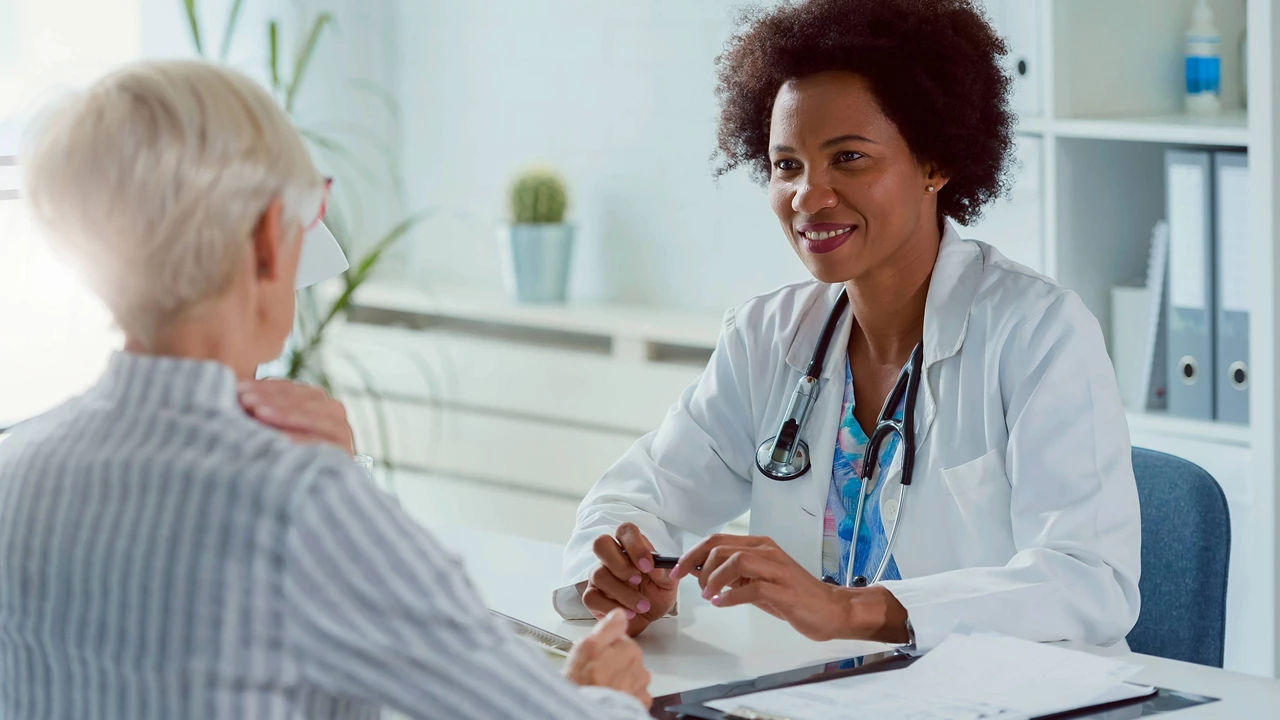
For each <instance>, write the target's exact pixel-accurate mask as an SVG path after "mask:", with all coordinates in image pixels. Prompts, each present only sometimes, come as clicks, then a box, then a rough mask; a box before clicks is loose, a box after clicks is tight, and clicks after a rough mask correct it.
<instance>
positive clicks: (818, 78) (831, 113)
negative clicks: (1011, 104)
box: [769, 72, 946, 283]
mask: <svg viewBox="0 0 1280 720" xmlns="http://www.w3.org/2000/svg"><path fill="white" fill-rule="evenodd" d="M769 161H770V165H771V173H770V177H769V202H770V205H771V206H772V207H773V211H774V213H775V214H776V215H777V216H778V220H779V221H780V223H781V224H782V230H783V232H784V233H785V234H786V236H787V239H788V240H789V241H790V242H791V245H792V247H793V248H795V251H796V254H798V255H799V256H800V260H801V261H802V262H804V264H805V267H807V268H808V269H809V272H810V273H812V274H813V276H814V277H815V278H817V279H818V280H821V281H823V282H828V283H836V282H847V281H850V280H853V281H856V280H858V279H859V278H862V277H866V276H867V275H868V274H870V273H875V272H877V271H883V270H886V269H892V268H894V267H896V266H898V265H899V264H901V263H903V262H906V261H908V260H909V258H911V257H913V256H917V255H918V254H919V253H922V252H923V253H930V252H936V249H937V244H938V240H939V228H938V220H937V191H939V190H941V189H942V186H943V185H944V184H945V183H946V178H944V177H942V176H941V175H940V174H938V173H936V172H933V171H932V169H931V168H930V167H929V166H928V165H926V164H924V163H922V162H920V161H919V160H917V159H916V157H915V156H914V155H913V154H912V152H911V148H909V147H908V146H907V142H906V140H904V139H903V137H902V135H901V134H900V133H899V132H898V129H897V127H896V126H895V125H894V124H893V122H892V121H891V120H889V118H888V117H886V116H885V114H884V113H883V112H882V111H881V109H880V105H879V103H878V102H877V100H876V97H875V95H874V93H873V92H872V91H871V87H870V85H869V84H868V83H867V81H866V80H865V79H864V78H863V77H862V76H860V75H857V74H854V73H850V72H823V73H817V74H814V75H808V76H805V77H803V78H799V79H794V80H789V81H787V82H786V83H784V84H783V86H782V87H781V88H780V89H779V90H778V95H777V98H776V100H775V102H774V105H773V116H772V119H771V121H770V124H769ZM930 186H932V187H933V191H930V190H929V187H930ZM930 245H931V246H932V247H930Z"/></svg>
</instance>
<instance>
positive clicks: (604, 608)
mask: <svg viewBox="0 0 1280 720" xmlns="http://www.w3.org/2000/svg"><path fill="white" fill-rule="evenodd" d="M582 604H583V605H585V606H586V608H587V611H588V612H590V613H591V616H592V617H594V618H595V619H597V620H603V619H604V617H605V616H606V615H608V614H609V613H610V612H612V611H614V610H621V611H623V613H624V614H625V613H632V614H635V611H634V610H629V609H627V608H625V607H623V605H622V603H620V602H618V601H617V600H614V599H613V598H611V597H609V594H608V593H606V592H605V591H603V590H601V589H600V588H598V587H596V586H595V585H587V589H586V590H585V591H584V592H583V593H582Z"/></svg>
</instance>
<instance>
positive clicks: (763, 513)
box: [555, 0, 1140, 648]
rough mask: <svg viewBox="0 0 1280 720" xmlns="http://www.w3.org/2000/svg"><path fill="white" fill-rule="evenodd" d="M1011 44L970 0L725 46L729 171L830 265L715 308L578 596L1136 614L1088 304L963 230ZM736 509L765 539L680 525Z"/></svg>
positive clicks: (1007, 129) (803, 611)
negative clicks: (669, 565) (662, 561)
mask: <svg viewBox="0 0 1280 720" xmlns="http://www.w3.org/2000/svg"><path fill="white" fill-rule="evenodd" d="M1004 52H1005V50H1004V45H1003V43H1002V42H1001V41H1000V40H999V39H998V37H997V36H996V35H995V34H994V33H993V31H992V29H991V28H990V26H989V25H988V24H987V23H986V21H985V20H984V19H983V18H982V16H981V15H980V13H979V12H978V11H977V10H976V9H975V6H974V4H973V3H972V2H969V1H968V0H938V1H936V2H929V3H921V2H913V1H911V0H810V1H808V2H803V3H798V4H785V5H782V6H780V7H778V8H777V9H774V10H772V11H770V12H768V13H767V14H763V15H760V16H758V17H757V18H756V19H755V20H754V21H752V22H750V24H749V25H748V26H747V27H745V28H744V29H743V31H742V32H741V33H739V34H738V35H737V36H736V37H735V38H734V39H733V40H732V41H731V42H730V44H729V46H728V48H727V50H726V52H725V53H724V55H722V56H721V58H720V59H719V89H718V96H719V97H720V99H721V103H722V109H721V118H720V130H719V146H720V151H721V153H722V155H723V158H724V163H723V165H722V168H721V170H722V171H725V170H729V169H733V168H737V167H742V166H746V167H748V168H751V169H752V170H754V171H755V172H756V174H757V176H758V177H759V178H760V179H761V180H762V181H764V182H765V183H766V184H767V187H768V192H769V202H770V205H771V207H772V209H773V211H774V212H775V214H776V215H777V217H778V220H779V222H780V224H781V227H782V234H783V237H785V238H786V240H787V242H788V243H790V245H791V246H792V248H793V249H794V250H795V252H796V254H797V256H798V257H799V258H800V260H801V262H803V263H804V265H805V267H806V268H808V270H809V272H810V273H811V274H812V275H813V277H814V280H812V281H808V282H803V283H799V284H795V285H789V286H785V287H783V288H781V289H778V290H775V291H772V292H769V293H766V294H763V295H760V296H757V297H755V298H752V299H750V300H748V301H747V302H745V303H743V304H742V305H740V306H738V307H737V308H735V309H733V310H731V311H730V312H728V313H727V314H726V316H725V320H724V326H723V329H722V331H721V335H720V339H719V342H718V344H717V347H716V350H715V352H714V354H713V355H712V358H711V360H710V362H709V364H708V366H707V368H706V370H705V371H704V372H703V374H702V376H701V378H700V379H699V380H698V381H697V382H696V383H694V384H693V386H691V387H690V388H689V389H688V390H686V391H685V393H684V394H683V395H682V396H681V397H680V399H679V401H678V402H677V403H676V405H675V406H674V407H673V408H672V410H671V411H670V413H669V414H668V415H667V417H666V419H665V420H664V421H663V422H662V424H661V426H659V427H658V429H657V430H656V431H654V432H651V433H649V434H648V435H646V436H645V437H644V438H642V439H641V440H639V441H638V442H637V443H636V444H635V445H634V446H633V447H632V448H631V449H630V450H629V451H628V452H627V453H626V454H625V455H624V456H623V457H622V458H621V459H620V460H619V461H618V462H617V463H616V464H615V465H614V466H613V467H612V468H610V469H609V471H608V472H607V473H606V474H605V475H604V477H602V478H601V479H600V480H599V481H598V482H597V483H596V485H595V487H594V488H593V489H592V490H591V491H590V493H589V494H588V495H587V496H586V498H585V499H584V500H583V502H582V505H581V507H580V508H579V510H578V516H577V524H576V527H575V529H574V532H573V535H572V538H571V540H570V542H569V545H568V547H567V549H566V552H565V562H564V569H565V581H566V583H567V584H566V585H565V587H562V588H561V589H560V590H558V591H557V592H556V594H555V603H556V606H557V609H558V610H559V611H560V612H561V614H563V615H565V616H566V617H571V618H572V617H582V618H586V617H591V616H595V617H601V616H603V614H605V613H607V612H609V611H610V610H611V609H613V608H618V607H621V608H623V609H624V610H625V611H626V612H627V613H628V614H629V615H630V616H631V623H630V627H629V630H630V631H631V632H632V633H633V634H634V633H639V632H640V631H642V630H643V629H644V628H645V627H646V626H647V625H648V624H649V623H650V622H652V621H654V620H656V619H658V618H660V617H662V616H663V615H666V614H667V613H669V612H671V611H672V610H673V608H674V605H675V599H676V584H677V582H678V581H679V580H680V579H681V578H683V577H685V576H689V575H692V576H696V578H697V581H698V583H699V584H700V585H701V586H702V588H703V597H705V598H707V599H708V600H709V601H710V602H711V603H712V604H714V605H719V606H731V605H739V604H744V603H750V604H753V605H755V606H757V607H759V608H760V609H762V610H764V611H766V612H768V613H770V614H772V615H775V616H777V617H779V618H782V619H783V620H786V621H787V622H789V623H790V624H791V625H792V626H793V627H795V628H796V630H797V631H799V632H800V633H802V634H804V635H805V636H807V637H809V638H813V639H815V640H824V639H831V638H856V639H871V640H880V641H885V642H895V643H908V642H914V643H915V644H916V645H917V646H918V647H921V648H928V647H931V646H932V645H934V644H936V643H937V642H939V641H940V640H941V639H942V638H944V637H945V636H946V634H947V633H948V632H949V631H951V630H952V629H953V628H956V627H958V626H967V627H973V628H983V629H990V630H995V631H1000V632H1004V633H1008V634H1012V635H1016V636H1020V637H1023V638H1028V639H1032V640H1062V639H1067V640H1077V641H1083V642H1087V643H1095V644H1102V643H1109V642H1113V641H1116V640H1119V639H1121V638H1123V637H1124V635H1125V634H1126V633H1127V632H1128V631H1129V629H1130V628H1131V627H1132V626H1133V623H1134V621H1135V620H1136V618H1137V615H1138V606H1139V600H1138V572H1139V543H1140V540H1139V514H1138V501H1137V493H1136V489H1135V486H1134V479H1133V470H1132V467H1131V465H1130V446H1129V436H1128V430H1127V426H1126V421H1125V416H1124V412H1123V409H1122V407H1121V403H1120V398H1119V395H1118V392H1117V389H1116V384H1115V380H1114V374H1113V370H1112V367H1111V365H1110V362H1109V360H1108V358H1107V354H1106V349H1105V347H1104V344H1103V339H1102V335H1101V333H1100V331H1099V328H1098V323H1097V321H1096V320H1095V319H1094V317H1093V316H1092V315H1090V313H1089V311H1088V310H1087V309H1086V308H1085V306H1084V305H1083V303H1082V302H1081V301H1080V299H1079V298H1078V297H1077V296H1076V295H1075V294H1073V293H1072V292H1070V291H1068V290H1065V289H1063V288H1061V287H1059V286H1057V285H1055V284H1054V283H1053V282H1052V281H1051V280H1049V279H1047V278H1045V277H1042V276H1040V275H1038V274H1036V273H1035V272H1033V271H1031V270H1029V269H1027V268H1025V267H1022V266H1021V265H1018V264H1016V263H1014V262H1012V261H1010V260H1008V259H1006V258H1005V257H1003V256H1002V255H1001V254H1000V253H999V252H998V251H997V250H996V249H995V248H993V247H991V246H989V245H986V244H983V243H980V242H975V241H972V240H965V239H962V238H961V236H960V235H959V234H958V232H957V230H956V228H955V226H954V225H952V221H954V222H958V223H961V224H969V223H971V222H972V221H974V220H975V219H976V218H977V217H978V216H979V214H980V212H981V210H982V208H983V206H984V205H986V204H987V203H988V202H990V201H991V200H992V199H993V198H995V197H996V196H997V195H998V194H999V193H1000V191H1001V190H1002V189H1003V188H1004V187H1005V180H1004V173H1005V167H1006V164H1007V161H1008V157H1009V155H1010V148H1011V145H1012V130H1013V124H1014V120H1013V117H1012V116H1011V114H1010V111H1009V108H1008V102H1007V93H1008V87H1009V81H1008V79H1007V77H1006V76H1005V75H1004V74H1003V72H1002V71H1001V69H1000V65H999V59H1000V56H1001V55H1003V54H1004ZM726 250H727V251H728V249H726ZM846 304H847V307H843V306H844V305H846ZM807 375H808V376H811V377H810V378H809V379H805V378H806V376H807ZM808 402H811V403H812V404H811V406H810V407H809V408H808V413H807V417H806V413H805V404H806V403H808ZM895 422H896V423H897V424H898V425H900V430H897V431H895V427H896V426H895ZM872 437H875V438H877V441H878V442H880V445H879V448H878V450H879V451H878V452H876V450H875V449H874V448H872V449H870V450H869V449H868V443H869V439H870V438H872ZM880 438H883V439H882V440H881V439H880ZM746 510H750V511H751V530H750V532H751V534H750V535H748V536H735V535H721V534H715V535H711V536H710V537H707V538H706V539H704V540H702V541H701V542H698V543H696V544H693V545H692V546H691V547H690V546H689V545H686V544H685V542H684V540H685V537H686V536H687V535H695V536H705V535H707V534H708V533H712V532H714V531H715V530H716V529H717V528H719V527H720V526H722V525H723V524H725V523H726V522H728V521H730V520H732V519H733V518H735V517H737V516H739V515H741V514H742V513H743V512H744V511H746ZM655 552H656V553H662V554H669V555H680V554H681V553H682V552H683V556H682V557H681V559H680V561H679V564H678V565H677V566H676V567H675V568H674V569H673V570H671V571H667V570H663V569H658V568H655V567H654V566H653V561H652V558H651V555H652V554H653V553H655ZM824 578H825V580H824Z"/></svg>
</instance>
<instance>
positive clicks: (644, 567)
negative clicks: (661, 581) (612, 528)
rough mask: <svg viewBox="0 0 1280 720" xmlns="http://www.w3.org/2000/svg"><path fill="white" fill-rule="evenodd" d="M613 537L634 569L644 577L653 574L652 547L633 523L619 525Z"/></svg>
mask: <svg viewBox="0 0 1280 720" xmlns="http://www.w3.org/2000/svg"><path fill="white" fill-rule="evenodd" d="M615 537H616V538H617V539H618V544H619V545H621V546H622V549H623V550H625V551H626V553H627V557H629V558H630V559H631V562H632V563H633V564H634V565H635V566H636V569H638V570H639V571H640V572H642V573H644V574H646V575H648V574H649V573H651V572H653V570H654V568H653V545H652V544H650V543H649V538H647V537H645V536H644V533H642V532H640V528H638V527H636V525H635V523H629V522H624V523H622V524H621V525H619V526H618V531H617V533H615Z"/></svg>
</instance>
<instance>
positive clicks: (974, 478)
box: [942, 449, 1013, 563]
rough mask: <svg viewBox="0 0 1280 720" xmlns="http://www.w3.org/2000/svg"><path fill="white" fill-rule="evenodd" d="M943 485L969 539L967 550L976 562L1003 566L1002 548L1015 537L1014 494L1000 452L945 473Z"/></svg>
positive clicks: (991, 453)
mask: <svg viewBox="0 0 1280 720" xmlns="http://www.w3.org/2000/svg"><path fill="white" fill-rule="evenodd" d="M942 480H943V484H944V485H945V486H946V488H947V492H948V493H950V495H951V497H952V499H953V501H954V504H953V507H952V511H953V512H955V513H956V516H957V517H956V519H957V520H959V524H960V526H961V527H960V528H957V529H958V530H959V531H960V532H962V533H963V534H964V535H965V536H966V537H967V538H968V539H969V541H970V542H969V545H968V549H969V550H970V551H972V552H974V553H975V555H976V557H974V558H972V559H973V560H974V561H977V562H980V563H982V562H985V563H993V562H994V563H1003V562H1004V561H1005V560H1006V559H1007V558H1004V557H1003V555H1004V552H1003V549H1004V548H1005V547H1006V542H1008V539H1009V538H1011V537H1012V532H1013V528H1012V520H1011V518H1010V510H1009V502H1010V498H1011V496H1012V491H1011V489H1010V487H1009V478H1008V476H1007V475H1005V472H1004V457H1003V455H1002V453H1001V452H1000V450H999V449H995V450H991V451H990V452H988V453H986V454H985V455H983V456H981V457H979V458H977V459H976V460H970V461H969V462H966V463H963V464H961V465H957V466H955V467H952V468H944V469H943V470H942Z"/></svg>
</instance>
